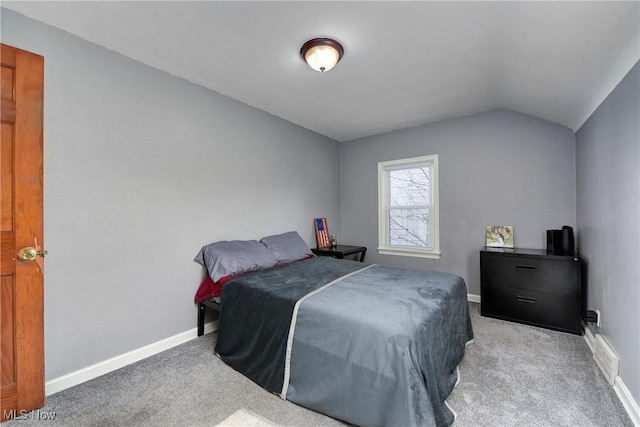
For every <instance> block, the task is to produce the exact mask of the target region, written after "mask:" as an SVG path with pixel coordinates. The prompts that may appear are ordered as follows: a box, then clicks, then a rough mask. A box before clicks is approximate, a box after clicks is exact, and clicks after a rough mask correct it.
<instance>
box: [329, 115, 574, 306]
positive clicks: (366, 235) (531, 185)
mask: <svg viewBox="0 0 640 427" xmlns="http://www.w3.org/2000/svg"><path fill="white" fill-rule="evenodd" d="M574 150H575V139H574V134H573V132H572V131H571V130H570V129H569V128H566V127H563V126H560V125H557V124H554V123H551V122H548V121H545V120H542V119H538V118H534V117H531V116H527V115H524V114H520V113H516V112H513V111H507V110H494V111H489V112H486V113H481V114H475V115H471V116H466V117H462V118H457V119H451V120H445V121H441V122H436V123H432V124H428V125H425V126H421V127H416V128H411V129H405V130H400V131H396V132H392V133H389V134H385V135H378V136H373V137H367V138H362V139H358V140H354V141H350V142H344V143H341V144H340V170H341V172H340V173H341V177H342V178H341V195H340V198H341V205H340V206H341V218H342V235H341V236H340V238H339V240H340V241H341V242H343V243H345V244H349V243H351V244H362V245H366V246H367V247H368V248H369V251H368V252H367V261H370V262H375V263H380V264H388V265H395V266H403V267H412V268H420V269H433V270H440V271H448V272H452V273H456V274H458V275H460V276H462V277H463V278H464V279H465V280H466V282H467V287H468V290H469V293H471V294H476V295H479V294H480V284H479V283H480V264H479V263H480V260H479V253H478V251H479V250H480V249H481V248H482V246H484V243H485V232H486V226H487V225H513V226H514V230H515V245H516V246H518V247H522V248H545V247H546V240H545V239H546V237H545V236H546V234H545V230H546V229H549V228H559V227H560V226H562V225H571V226H575V217H576V203H575V185H576V182H575V163H574V160H575V154H574V153H575V151H574ZM429 154H438V156H439V169H440V249H441V252H442V255H441V258H440V259H439V260H426V259H422V258H410V257H400V256H392V255H378V254H377V253H376V248H377V244H378V232H377V230H378V228H377V227H378V225H377V224H378V214H377V206H378V192H377V191H378V190H377V163H378V162H380V161H385V160H394V159H401V158H407V157H414V156H422V155H429Z"/></svg>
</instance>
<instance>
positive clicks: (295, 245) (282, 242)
mask: <svg viewBox="0 0 640 427" xmlns="http://www.w3.org/2000/svg"><path fill="white" fill-rule="evenodd" d="M260 242H261V243H262V244H263V245H265V246H266V248H267V249H268V250H269V252H271V254H272V255H273V256H274V258H275V259H277V260H278V263H279V264H287V263H290V262H294V261H298V260H301V259H305V258H309V257H313V256H315V255H313V252H311V249H309V246H307V244H306V243H305V241H304V240H302V237H300V235H299V234H298V232H297V231H289V232H288V233H283V234H276V235H273V236H267V237H263V238H262V239H261V240H260Z"/></svg>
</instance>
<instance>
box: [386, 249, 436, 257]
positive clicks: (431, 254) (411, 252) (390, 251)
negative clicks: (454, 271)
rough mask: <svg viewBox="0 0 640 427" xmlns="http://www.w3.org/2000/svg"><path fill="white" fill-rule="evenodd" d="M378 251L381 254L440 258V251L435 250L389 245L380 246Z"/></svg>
mask: <svg viewBox="0 0 640 427" xmlns="http://www.w3.org/2000/svg"><path fill="white" fill-rule="evenodd" d="M378 253H379V254H380V255H398V256H410V257H416V258H429V259H440V252H433V251H421V250H416V249H409V248H407V249H405V248H389V247H381V248H378Z"/></svg>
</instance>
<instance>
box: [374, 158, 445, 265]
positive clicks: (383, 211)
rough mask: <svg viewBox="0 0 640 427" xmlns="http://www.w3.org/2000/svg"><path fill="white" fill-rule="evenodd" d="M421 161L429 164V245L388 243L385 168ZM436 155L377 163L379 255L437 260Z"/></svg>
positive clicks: (417, 165)
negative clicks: (424, 246) (430, 202)
mask: <svg viewBox="0 0 640 427" xmlns="http://www.w3.org/2000/svg"><path fill="white" fill-rule="evenodd" d="M425 163H430V164H431V175H432V176H431V186H432V187H431V197H432V206H430V207H429V212H430V216H431V227H432V229H431V233H432V234H431V243H432V246H433V247H431V248H423V247H417V246H404V245H391V244H389V211H390V197H389V171H391V170H394V169H410V168H411V167H419V166H421V165H424V164H425ZM438 175H439V174H438V155H437V154H434V155H430V156H421V157H411V158H408V159H399V160H391V161H386V162H379V163H378V253H379V254H382V255H400V256H411V257H420V258H431V259H440V220H439V217H440V215H439V211H440V197H439V194H438V193H439V191H438V187H439V185H438V182H439V178H438Z"/></svg>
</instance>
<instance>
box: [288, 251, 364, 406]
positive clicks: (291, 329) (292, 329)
mask: <svg viewBox="0 0 640 427" xmlns="http://www.w3.org/2000/svg"><path fill="white" fill-rule="evenodd" d="M375 265H376V264H371V265H368V266H366V267H364V268H361V269H360V270H356V271H353V272H351V273H349V274H345V275H344V276H342V277H338V278H337V279H335V280H333V281H331V282H329V283H327V284H326V285H324V286H322V287H320V288H318V289H316V290H315V291H312V292H309V293H308V294H306V295H305V296H303V297H302V298H300V299H299V300H298V301H297V302H296V305H295V306H294V307H293V314H292V315H291V325H290V326H289V337H288V338H287V351H286V353H285V358H284V381H283V382H282V392H281V393H280V397H281V398H283V399H284V400H287V390H288V389H289V376H290V374H291V372H290V370H291V347H292V344H293V334H294V333H295V329H296V320H297V319H298V310H299V309H300V305H301V304H302V303H303V302H305V301H306V300H308V299H309V298H311V297H312V296H314V295H315V294H317V293H320V292H322V291H323V290H325V289H327V288H328V287H329V286H333V285H335V284H336V283H338V282H341V281H343V280H344V279H346V278H349V277H351V276H353V275H355V274H358V273H360V272H362V271H365V270H367V269H369V268H371V267H373V266H375Z"/></svg>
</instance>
